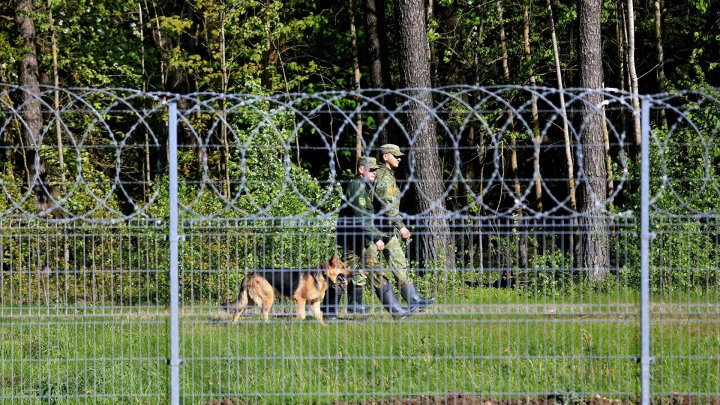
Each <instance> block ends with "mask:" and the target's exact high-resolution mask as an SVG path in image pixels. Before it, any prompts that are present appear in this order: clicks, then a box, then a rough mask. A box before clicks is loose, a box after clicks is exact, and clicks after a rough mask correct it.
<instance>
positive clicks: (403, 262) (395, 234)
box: [374, 166, 410, 287]
mask: <svg viewBox="0 0 720 405" xmlns="http://www.w3.org/2000/svg"><path fill="white" fill-rule="evenodd" d="M374 191H375V193H374V194H375V212H376V213H378V214H379V216H380V224H379V228H380V230H381V231H383V232H386V233H387V234H389V235H390V236H391V237H390V241H389V242H387V243H386V244H385V249H384V250H383V254H384V256H385V259H386V260H387V263H388V266H389V267H390V270H392V272H393V274H394V275H395V278H396V279H397V282H398V284H400V285H404V284H407V283H408V282H409V281H410V279H409V277H408V262H407V258H406V257H405V252H403V250H402V246H401V244H400V238H399V235H400V229H402V228H404V227H405V224H404V223H403V220H402V217H401V216H400V189H399V188H398V186H397V181H396V180H395V174H394V173H393V171H392V170H390V169H388V168H387V167H386V166H381V167H380V168H379V169H378V170H377V172H376V174H375V187H374ZM382 277H383V278H384V279H385V282H387V281H389V280H387V276H385V275H384V274H382ZM383 284H384V283H383ZM376 287H377V286H376Z"/></svg>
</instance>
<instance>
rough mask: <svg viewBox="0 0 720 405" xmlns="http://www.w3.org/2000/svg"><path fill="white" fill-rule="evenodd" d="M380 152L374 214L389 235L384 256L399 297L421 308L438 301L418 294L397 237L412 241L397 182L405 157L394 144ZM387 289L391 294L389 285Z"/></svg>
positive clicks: (382, 229) (387, 145)
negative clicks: (380, 159)
mask: <svg viewBox="0 0 720 405" xmlns="http://www.w3.org/2000/svg"><path fill="white" fill-rule="evenodd" d="M380 152H381V153H382V159H383V162H384V165H382V166H380V168H379V169H378V170H377V174H376V177H375V188H374V190H375V212H376V213H377V214H378V216H379V217H380V218H381V221H380V230H381V231H383V232H386V233H388V234H389V235H390V240H389V241H388V243H386V244H385V249H384V250H383V254H384V256H385V258H386V260H387V263H388V266H389V267H390V269H391V270H392V272H393V274H394V275H395V279H396V281H397V283H398V289H399V290H400V294H401V295H402V296H403V298H404V299H405V301H407V303H408V305H409V307H410V308H417V309H422V308H425V307H427V306H428V305H430V304H432V303H433V302H435V300H436V298H435V297H430V298H424V297H421V296H420V295H419V294H418V292H417V290H416V289H415V286H414V285H413V284H412V281H411V280H410V277H409V275H408V262H407V258H406V257H405V253H404V252H403V250H402V247H401V246H400V238H398V236H400V237H401V238H402V240H404V241H407V240H408V238H410V230H409V229H408V228H407V227H406V226H405V224H404V223H403V220H402V217H401V216H400V189H399V188H398V185H397V181H396V180H395V169H397V168H398V166H399V165H400V160H401V159H402V156H405V154H404V153H402V151H400V147H398V146H397V145H393V144H391V143H389V144H385V145H382V146H381V147H380ZM385 288H386V289H390V291H392V290H391V286H390V285H389V284H388V285H386V287H385Z"/></svg>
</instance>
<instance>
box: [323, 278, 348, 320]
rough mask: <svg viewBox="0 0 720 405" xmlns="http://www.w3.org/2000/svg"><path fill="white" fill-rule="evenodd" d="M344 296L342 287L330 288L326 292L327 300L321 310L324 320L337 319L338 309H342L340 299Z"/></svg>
mask: <svg viewBox="0 0 720 405" xmlns="http://www.w3.org/2000/svg"><path fill="white" fill-rule="evenodd" d="M342 296H343V289H342V288H340V287H334V286H328V289H327V291H325V299H324V300H323V303H322V305H321V306H320V309H321V310H322V313H323V319H326V320H333V319H337V313H338V308H339V307H340V305H339V304H340V298H342Z"/></svg>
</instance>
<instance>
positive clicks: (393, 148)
mask: <svg viewBox="0 0 720 405" xmlns="http://www.w3.org/2000/svg"><path fill="white" fill-rule="evenodd" d="M380 151H381V152H382V154H383V155H384V154H386V153H392V155H393V156H395V157H398V156H405V154H404V153H402V152H401V151H400V147H399V146H397V145H395V144H392V143H386V144H385V145H383V146H381V147H380Z"/></svg>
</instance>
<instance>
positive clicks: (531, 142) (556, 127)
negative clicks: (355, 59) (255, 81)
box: [0, 85, 720, 403]
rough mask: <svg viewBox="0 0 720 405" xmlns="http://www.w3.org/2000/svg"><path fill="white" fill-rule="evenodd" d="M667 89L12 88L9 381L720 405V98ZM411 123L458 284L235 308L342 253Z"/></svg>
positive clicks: (4, 240)
mask: <svg viewBox="0 0 720 405" xmlns="http://www.w3.org/2000/svg"><path fill="white" fill-rule="evenodd" d="M422 92H430V93H431V94H432V99H433V105H431V106H430V105H424V104H422V103H419V99H420V98H419V97H418V94H420V93H422ZM598 93H599V95H600V96H601V100H602V102H601V103H600V104H592V103H590V102H589V101H588V100H593V99H594V98H593V97H589V95H591V94H592V95H597V94H598ZM56 95H57V97H56ZM56 100H59V101H56ZM640 100H641V102H642V106H643V107H642V108H641V109H640V110H636V109H634V108H633V100H632V95H630V94H628V93H623V92H619V91H616V90H610V89H607V90H592V91H591V90H585V89H571V90H566V91H562V92H561V91H558V90H556V89H548V88H529V87H520V86H506V87H495V88H482V87H470V86H456V87H449V88H439V89H406V90H365V91H361V92H327V93H317V94H278V95H271V96H262V97H261V96H254V95H237V94H207V93H198V94H190V95H177V94H168V93H142V92H137V91H133V90H123V89H106V90H99V89H57V88H51V87H42V88H40V89H39V91H35V92H29V91H27V89H24V88H20V87H16V86H11V85H0V103H2V104H1V105H0V154H1V155H2V157H0V193H1V194H2V198H0V267H1V272H0V325H1V326H0V336H1V337H2V339H1V340H0V352H2V358H3V361H2V363H1V365H0V399H2V402H9V403H15V402H18V403H25V402H27V403H36V402H57V403H66V402H81V403H86V402H93V403H96V402H100V403H116V402H118V401H128V402H140V403H146V402H147V403H155V402H162V401H169V402H171V403H180V402H183V403H220V402H221V401H225V402H224V403H288V402H291V403H333V402H345V403H361V402H365V401H390V400H391V399H393V398H394V399H395V400H400V399H403V398H405V399H414V400H416V401H419V402H424V403H438V402H441V401H481V400H483V401H486V400H493V399H517V400H527V399H528V398H538V399H541V400H544V399H555V400H559V401H562V402H566V401H582V400H586V399H593V398H596V396H598V395H599V396H600V397H603V398H608V399H620V400H626V401H637V402H643V403H648V402H650V401H651V400H652V401H655V400H658V401H665V400H668V401H670V400H683V401H690V402H708V401H710V402H712V401H717V400H720V377H719V376H720V368H718V367H719V366H718V364H720V362H719V361H718V358H719V357H720V341H719V340H718V339H717V336H720V322H718V320H717V315H718V313H720V288H718V283H719V280H718V277H719V276H720V271H719V270H720V238H719V237H718V235H720V232H718V227H719V226H720V215H719V214H720V211H718V205H717V203H716V202H717V201H718V198H719V197H720V195H719V194H720V175H719V174H718V169H719V168H720V140H719V139H718V138H719V137H720V134H719V132H720V112H719V111H720V110H719V109H718V105H719V104H720V103H719V101H718V92H717V91H716V90H713V89H708V90H703V91H688V92H681V93H677V94H662V95H643V96H640ZM561 101H562V102H561ZM561 105H564V106H565V108H561V107H560V106H561ZM637 115H640V117H641V119H642V121H641V122H642V125H641V126H640V127H637V128H636V127H635V124H634V122H635V120H634V117H635V116H637ZM411 116H415V118H418V117H419V118H420V120H419V122H421V124H420V125H419V126H412V125H409V124H408V122H409V119H408V118H409V117H411ZM598 117H600V119H599V120H598V119H597V118H598ZM415 122H418V121H415ZM427 128H434V130H433V131H432V137H433V138H434V140H435V141H436V142H437V143H438V147H437V149H436V150H431V151H428V150H427V149H426V148H425V147H420V146H419V145H427V143H424V141H425V140H426V138H423V137H426V136H427V131H426V129H427ZM387 142H392V143H397V144H399V145H401V146H402V147H403V149H404V151H405V152H406V156H405V157H406V158H407V159H406V160H405V161H403V162H402V164H401V167H400V168H399V169H398V170H397V173H396V174H397V177H398V180H399V188H400V191H401V198H402V205H401V210H402V211H403V215H404V219H405V221H406V224H407V225H408V227H409V228H410V229H411V231H412V238H411V239H410V240H409V241H408V242H407V243H404V244H403V246H402V248H403V252H404V253H405V254H406V255H407V259H408V261H409V263H410V264H411V273H412V274H411V277H412V279H413V280H414V282H415V284H416V285H417V287H418V289H419V290H420V291H421V292H422V293H423V294H424V295H435V296H437V298H438V301H437V303H435V304H433V305H431V306H430V307H428V308H427V309H426V310H425V311H423V312H421V313H419V314H417V315H414V316H412V317H409V318H407V319H404V320H402V321H398V320H393V319H392V318H391V317H390V316H389V315H388V314H387V313H386V312H385V311H384V310H383V309H382V306H381V305H380V303H379V301H378V300H377V299H376V298H375V297H374V294H373V292H372V289H371V288H370V287H369V286H368V288H366V289H365V292H364V301H365V303H366V304H367V305H368V308H369V311H368V314H366V315H364V316H354V315H352V314H350V313H348V312H346V310H345V308H344V305H345V304H344V303H345V298H343V300H342V305H341V308H340V311H339V312H340V317H339V320H338V321H336V322H333V323H329V324H328V325H326V326H319V325H318V324H317V323H316V322H314V321H305V322H300V321H295V320H293V314H294V308H293V305H292V303H290V302H289V301H285V300H283V301H279V302H278V303H276V305H275V306H274V308H273V313H272V316H271V318H270V321H269V322H262V320H261V319H260V316H259V315H258V314H256V313H253V312H250V313H248V314H246V315H243V316H242V317H241V318H240V321H239V322H238V323H232V322H230V316H228V315H227V314H226V313H224V312H223V311H221V310H220V307H219V305H220V304H222V303H224V302H226V301H230V300H232V299H234V297H235V296H236V295H237V293H238V290H239V288H240V284H241V281H242V279H243V277H244V276H245V275H246V274H247V273H248V272H251V271H253V270H257V269H271V268H274V269H285V270H288V271H291V270H298V269H313V268H316V266H318V265H319V264H320V263H321V262H323V261H325V260H327V259H328V258H329V257H330V256H331V255H332V254H333V252H336V251H338V246H336V240H335V232H336V230H335V226H336V218H337V216H338V214H339V213H340V212H341V211H343V210H344V209H345V208H346V207H347V206H348V204H350V203H349V202H348V201H347V200H346V199H344V197H343V190H344V189H345V186H346V185H347V184H348V183H349V182H350V180H351V179H352V177H353V176H354V174H353V171H354V170H353V169H354V166H355V159H356V156H358V155H359V154H361V153H362V154H367V155H369V156H377V154H378V150H379V147H380V145H381V144H383V143H387ZM428 152H430V154H429V155H430V156H433V158H436V159H437V163H438V165H439V167H440V169H441V171H440V175H439V176H437V175H436V176H433V175H428V173H427V171H425V167H427V163H428V162H427V161H426V160H427V156H428ZM597 168H600V169H601V170H600V171H597ZM598 173H600V175H599V174H598ZM432 186H434V187H432ZM428 189H435V190H436V192H435V194H433V193H428V192H427V191H426V190H428ZM420 207H423V208H420ZM437 224H441V226H437ZM437 240H442V241H445V242H444V243H447V246H442V247H441V248H440V249H439V250H440V251H441V253H442V254H440V255H438V256H429V255H428V252H427V249H428V246H431V245H432V243H428V242H427V241H437ZM436 247H437V246H436ZM446 256H450V257H449V258H448V257H446ZM433 258H434V260H431V259H433ZM598 263H600V264H599V265H598ZM478 403H479V402H478Z"/></svg>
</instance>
